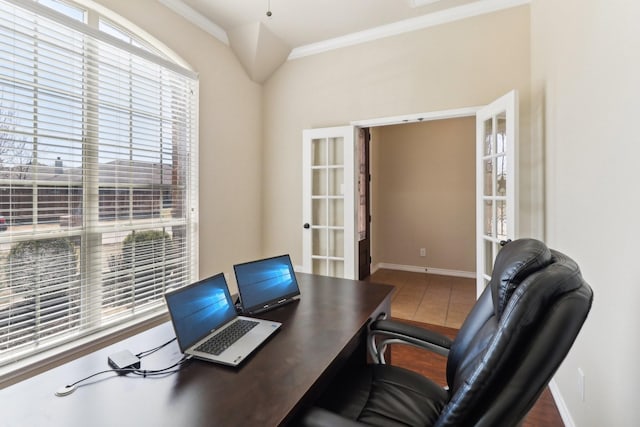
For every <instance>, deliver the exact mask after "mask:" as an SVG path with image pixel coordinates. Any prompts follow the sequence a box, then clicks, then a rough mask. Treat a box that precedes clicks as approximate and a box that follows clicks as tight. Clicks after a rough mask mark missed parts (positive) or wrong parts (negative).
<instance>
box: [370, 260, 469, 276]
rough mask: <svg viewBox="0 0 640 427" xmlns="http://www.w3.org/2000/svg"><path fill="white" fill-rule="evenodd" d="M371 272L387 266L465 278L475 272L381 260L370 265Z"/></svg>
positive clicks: (401, 269) (393, 268) (392, 268)
mask: <svg viewBox="0 0 640 427" xmlns="http://www.w3.org/2000/svg"><path fill="white" fill-rule="evenodd" d="M372 267H373V268H372V271H371V272H372V273H375V272H376V271H377V270H378V269H381V268H388V269H389V270H400V271H411V272H413V273H427V274H439V275H441V276H455V277H465V278H467V279H475V278H476V273H475V272H473V271H461V270H447V269H443V268H432V267H420V266H416V265H402V264H390V263H386V262H381V263H378V264H375V265H373V266H372Z"/></svg>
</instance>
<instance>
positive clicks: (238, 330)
mask: <svg viewBox="0 0 640 427" xmlns="http://www.w3.org/2000/svg"><path fill="white" fill-rule="evenodd" d="M257 324H258V322H256V321H253V320H246V319H238V320H236V321H235V322H234V323H232V324H231V325H229V327H227V328H226V329H224V330H222V331H221V332H219V333H218V334H216V335H214V336H212V337H211V338H209V339H208V340H206V341H205V342H203V343H202V344H200V345H199V346H198V347H197V348H196V350H197V351H201V352H203V353H209V354H213V355H215V356H217V355H219V354H220V353H222V352H223V351H225V350H226V349H227V348H229V346H231V344H233V343H234V342H236V341H238V340H239V339H240V338H242V337H243V336H244V335H245V334H246V333H247V332H249V331H250V330H251V329H252V328H253V327H254V326H256V325H257Z"/></svg>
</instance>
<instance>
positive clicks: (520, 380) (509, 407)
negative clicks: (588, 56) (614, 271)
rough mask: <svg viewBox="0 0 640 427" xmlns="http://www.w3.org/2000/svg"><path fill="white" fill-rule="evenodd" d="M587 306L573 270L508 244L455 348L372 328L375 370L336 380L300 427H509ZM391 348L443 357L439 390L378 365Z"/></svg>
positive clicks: (528, 242) (421, 335)
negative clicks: (443, 373)
mask: <svg viewBox="0 0 640 427" xmlns="http://www.w3.org/2000/svg"><path fill="white" fill-rule="evenodd" d="M592 301H593V293H592V290H591V288H590V287H589V285H588V284H587V283H586V282H585V281H584V280H583V279H582V275H581V273H580V269H579V268H578V266H577V264H576V263H575V262H574V261H573V260H571V259H570V258H568V257H567V256H565V255H563V254H561V253H559V252H557V251H554V250H550V249H549V248H547V246H546V245H545V244H544V243H542V242H540V241H537V240H533V239H520V240H515V241H513V242H511V243H509V244H507V245H506V246H505V247H504V248H503V249H502V250H501V251H500V253H499V254H498V256H497V258H496V261H495V265H494V269H493V274H492V277H491V281H490V282H489V285H488V286H487V288H486V289H485V291H484V292H483V293H482V295H481V296H480V298H479V299H478V301H477V302H476V304H475V305H474V307H473V309H472V310H471V312H470V313H469V316H468V317H467V318H466V320H465V321H464V323H463V325H462V327H461V328H460V331H459V332H458V334H457V336H456V338H455V340H453V341H451V340H450V339H449V338H447V337H444V336H441V335H439V334H437V333H434V332H432V331H426V330H424V329H421V328H418V327H415V326H413V325H407V324H404V323H401V322H397V321H392V320H377V321H375V322H373V324H372V325H371V332H370V335H369V338H370V341H371V342H370V347H371V348H370V351H371V353H372V357H373V359H374V360H375V361H376V362H377V363H373V364H369V365H366V366H365V367H362V368H361V369H355V370H354V369H350V370H348V372H343V373H342V374H341V375H338V378H337V379H336V381H335V382H334V384H332V387H331V389H330V390H328V391H327V393H325V395H324V396H323V398H322V399H321V400H320V402H319V403H318V406H317V407H314V408H312V409H311V410H310V411H309V412H308V413H307V414H306V416H305V417H304V419H303V424H305V425H307V426H309V427H319V426H331V427H340V426H362V425H373V426H385V427H386V426H439V427H440V426H458V427H460V426H488V427H489V426H490V427H495V426H500V427H504V426H514V425H517V424H518V423H520V422H521V421H522V419H523V418H524V417H525V415H526V414H527V412H528V411H529V410H530V409H531V407H532V406H533V405H534V403H535V402H536V400H537V399H538V397H539V396H540V394H541V393H542V391H543V390H544V388H545V386H546V385H547V384H548V382H549V380H550V379H551V377H552V376H553V374H554V373H555V372H556V370H557V368H558V366H559V365H560V363H561V362H562V361H563V360H564V358H565V356H566V355H567V353H568V351H569V349H570V348H571V346H572V345H573V342H574V340H575V338H576V336H577V335H578V332H579V331H580V329H581V327H582V324H583V323H584V321H585V319H586V317H587V314H588V313H589V310H590V308H591V303H592ZM395 342H402V343H406V344H411V345H415V346H418V347H422V348H425V349H429V350H434V351H437V352H439V353H440V354H445V355H448V357H447V372H446V376H447V384H448V387H445V388H442V387H440V386H439V385H437V384H435V383H434V382H432V381H431V380H429V379H427V378H425V377H423V376H421V375H419V374H417V373H414V372H412V371H409V370H406V369H403V368H400V367H396V366H392V365H387V364H384V351H385V348H386V346H387V345H388V344H391V343H395Z"/></svg>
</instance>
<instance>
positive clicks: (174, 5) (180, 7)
mask: <svg viewBox="0 0 640 427" xmlns="http://www.w3.org/2000/svg"><path fill="white" fill-rule="evenodd" d="M158 2H160V3H162V4H163V5H165V6H166V7H168V8H169V9H171V10H172V11H174V12H175V13H177V14H178V15H180V16H182V17H183V18H184V19H186V20H187V21H189V22H191V23H192V24H194V25H196V26H197V27H199V28H200V29H201V30H204V31H206V32H207V33H209V34H211V35H212V36H213V37H215V38H216V39H218V40H220V41H221V42H222V43H224V44H225V45H227V46H229V37H228V36H227V32H226V31H225V30H224V29H222V27H220V26H219V25H218V24H216V23H214V22H213V21H212V20H210V19H209V18H207V17H205V16H204V15H202V14H201V13H200V12H197V11H196V10H194V9H193V8H191V7H190V6H188V5H186V4H185V3H184V2H182V1H180V0H158Z"/></svg>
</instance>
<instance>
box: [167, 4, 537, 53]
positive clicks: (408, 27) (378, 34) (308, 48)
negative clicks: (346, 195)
mask: <svg viewBox="0 0 640 427" xmlns="http://www.w3.org/2000/svg"><path fill="white" fill-rule="evenodd" d="M160 1H162V2H164V1H167V0H160ZM530 2H531V0H482V1H476V2H473V3H469V4H466V5H462V6H458V7H453V8H450V9H445V10H441V11H438V12H434V13H429V14H427V15H422V16H417V17H415V18H410V19H405V20H403V21H398V22H394V23H391V24H387V25H382V26H379V27H376V28H371V29H369V30H364V31H359V32H356V33H351V34H347V35H345V36H342V37H336V38H333V39H329V40H324V41H321V42H317V43H311V44H308V45H305V46H299V47H296V48H294V49H292V50H291V53H290V54H289V57H288V58H287V59H288V60H292V59H298V58H304V57H305V56H311V55H316V54H318V53H323V52H327V51H330V50H334V49H340V48H343V47H348V46H354V45H357V44H361V43H366V42H370V41H373V40H378V39H382V38H385V37H391V36H395V35H399V34H404V33H408V32H411V31H417V30H422V29H424V28H429V27H435V26H437V25H442V24H448V23H450V22H454V21H459V20H462V19H466V18H471V17H474V16H478V15H484V14H487V13H492V12H496V11H499V10H502V9H508V8H511V7H516V6H521V5H524V4H529V3H530Z"/></svg>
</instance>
